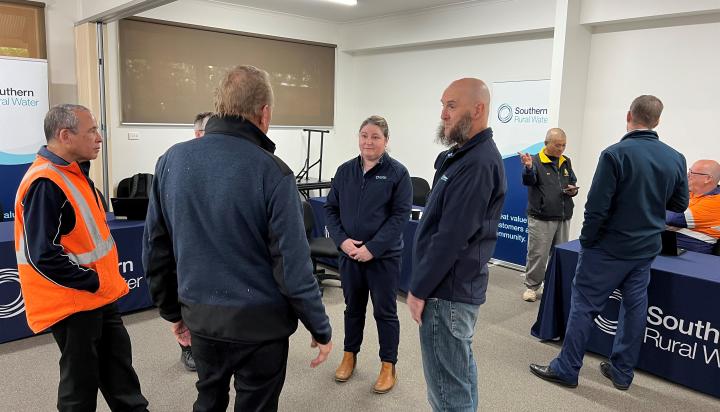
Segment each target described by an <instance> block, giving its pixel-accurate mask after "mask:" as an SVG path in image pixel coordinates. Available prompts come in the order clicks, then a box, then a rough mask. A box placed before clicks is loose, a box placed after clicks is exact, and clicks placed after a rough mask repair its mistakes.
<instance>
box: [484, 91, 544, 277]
mask: <svg viewBox="0 0 720 412" xmlns="http://www.w3.org/2000/svg"><path fill="white" fill-rule="evenodd" d="M549 103H550V80H527V81H515V82H496V83H493V85H492V111H491V112H490V124H491V126H492V128H493V139H494V140H495V143H496V144H497V146H498V150H500V154H502V157H503V161H504V163H505V175H506V177H507V185H508V191H507V195H506V197H505V205H504V206H503V212H502V217H501V218H500V225H499V226H498V240H497V246H496V247H495V254H494V255H493V258H495V259H496V260H499V261H503V262H507V263H511V264H512V265H511V266H525V260H526V258H527V214H526V209H527V188H525V187H524V186H523V184H522V165H521V164H520V159H519V156H518V154H517V152H522V153H526V152H527V153H530V154H536V153H537V152H539V151H540V149H542V148H543V147H544V146H545V144H544V142H545V133H546V132H547V129H549V128H550V126H549V118H548V105H549Z"/></svg>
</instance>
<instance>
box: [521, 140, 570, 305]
mask: <svg viewBox="0 0 720 412" xmlns="http://www.w3.org/2000/svg"><path fill="white" fill-rule="evenodd" d="M566 146H567V137H566V136H565V132H564V131H563V130H562V129H558V128H553V129H550V130H548V131H547V134H546V135H545V147H544V148H543V149H542V150H540V152H539V153H538V154H536V155H533V156H530V155H529V154H527V153H525V154H520V161H521V162H522V164H523V166H524V167H523V173H522V182H523V185H525V186H527V188H528V207H527V218H528V253H527V266H526V268H525V287H526V288H527V289H526V290H525V292H524V293H523V296H522V298H523V300H525V301H527V302H535V301H536V300H537V291H538V289H540V286H541V285H542V283H543V280H545V267H546V266H547V261H548V257H549V255H550V250H551V249H552V247H553V246H555V245H557V244H560V243H565V242H567V241H568V234H569V233H570V219H571V218H572V214H573V208H574V207H575V205H574V204H573V200H572V197H573V196H575V195H577V193H578V189H577V187H576V186H575V183H576V182H577V178H576V177H575V173H574V172H573V170H572V164H571V163H570V158H568V157H567V156H563V153H564V152H565V147H566Z"/></svg>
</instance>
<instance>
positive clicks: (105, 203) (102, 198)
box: [95, 188, 110, 212]
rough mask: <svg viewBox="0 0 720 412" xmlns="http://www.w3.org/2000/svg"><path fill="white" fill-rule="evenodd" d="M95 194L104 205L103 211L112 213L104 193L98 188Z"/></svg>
mask: <svg viewBox="0 0 720 412" xmlns="http://www.w3.org/2000/svg"><path fill="white" fill-rule="evenodd" d="M95 193H97V196H98V199H100V203H101V204H102V207H103V209H105V211H106V212H108V211H110V209H108V204H107V200H105V196H104V195H103V194H102V192H101V191H100V190H98V188H95Z"/></svg>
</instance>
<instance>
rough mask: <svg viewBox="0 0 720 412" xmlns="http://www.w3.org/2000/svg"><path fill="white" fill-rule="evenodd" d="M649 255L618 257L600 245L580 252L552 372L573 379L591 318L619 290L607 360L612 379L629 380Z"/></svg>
mask: <svg viewBox="0 0 720 412" xmlns="http://www.w3.org/2000/svg"><path fill="white" fill-rule="evenodd" d="M654 259H655V257H652V258H646V259H633V260H620V259H616V258H614V257H613V256H611V255H609V254H608V253H606V252H605V251H603V250H602V249H599V248H583V249H582V250H581V251H580V257H579V259H578V265H577V269H576V272H575V279H574V280H573V286H572V295H571V298H570V315H569V317H568V323H567V329H566V332H565V339H564V340H563V346H562V350H561V351H560V354H559V355H558V357H557V358H555V359H554V360H553V361H552V362H551V363H550V368H551V369H552V370H553V371H555V372H556V373H558V374H559V375H560V376H561V377H562V378H563V379H565V380H567V381H569V382H577V379H578V374H579V373H580V368H581V367H582V363H583V357H584V356H585V346H586V345H587V342H588V339H590V333H591V332H592V328H593V320H594V319H595V317H597V315H598V314H600V312H602V310H603V308H604V307H605V304H606V303H607V301H608V298H609V297H610V294H611V293H612V292H613V291H614V290H615V289H618V290H619V291H620V292H621V293H622V302H621V304H620V314H619V317H618V324H617V332H616V334H615V340H614V341H613V348H612V354H611V355H610V363H611V364H612V375H613V380H614V381H615V382H618V383H620V384H622V385H629V384H630V383H631V382H632V380H633V376H634V375H633V368H634V367H635V365H636V364H637V361H638V357H639V356H640V347H641V346H642V337H643V334H644V332H645V324H646V322H647V306H648V296H647V287H648V284H649V283H650V265H651V264H652V262H653V260H654Z"/></svg>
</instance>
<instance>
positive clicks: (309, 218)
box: [302, 200, 315, 239]
mask: <svg viewBox="0 0 720 412" xmlns="http://www.w3.org/2000/svg"><path fill="white" fill-rule="evenodd" d="M302 207H303V221H304V223H305V236H307V238H308V239H310V238H311V237H312V232H313V228H314V227H315V215H314V214H313V209H312V206H310V203H309V202H308V201H307V200H303V201H302Z"/></svg>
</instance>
